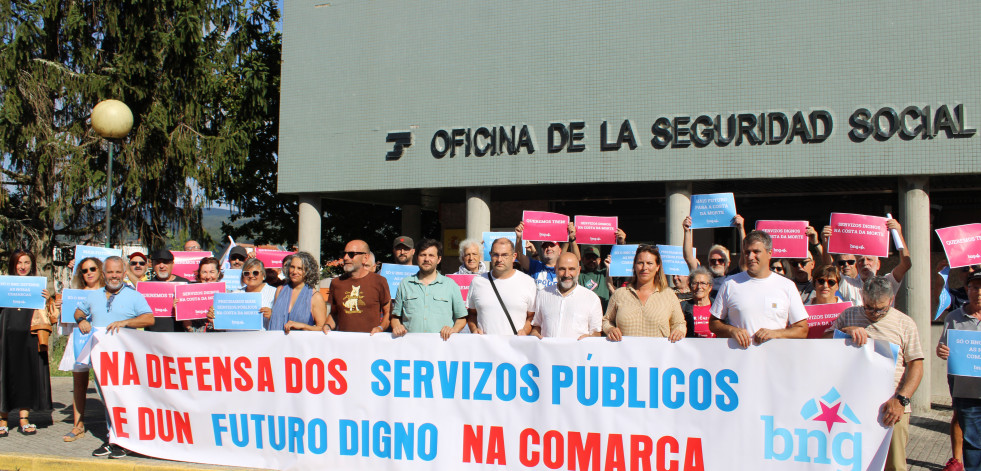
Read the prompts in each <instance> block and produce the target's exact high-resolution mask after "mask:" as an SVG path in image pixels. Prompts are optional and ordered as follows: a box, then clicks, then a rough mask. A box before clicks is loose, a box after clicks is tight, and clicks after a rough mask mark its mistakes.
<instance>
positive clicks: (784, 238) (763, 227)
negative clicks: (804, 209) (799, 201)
mask: <svg viewBox="0 0 981 471" xmlns="http://www.w3.org/2000/svg"><path fill="white" fill-rule="evenodd" d="M756 230H758V231H763V232H766V233H767V234H768V235H769V236H770V239H772V240H773V258H807V221H756Z"/></svg>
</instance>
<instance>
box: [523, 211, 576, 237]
mask: <svg viewBox="0 0 981 471" xmlns="http://www.w3.org/2000/svg"><path fill="white" fill-rule="evenodd" d="M521 222H523V223H524V232H522V233H521V238H522V239H523V240H528V241H532V242H568V241H569V216H566V215H565V214H559V213H549V212H546V211H525V212H523V213H522V214H521Z"/></svg>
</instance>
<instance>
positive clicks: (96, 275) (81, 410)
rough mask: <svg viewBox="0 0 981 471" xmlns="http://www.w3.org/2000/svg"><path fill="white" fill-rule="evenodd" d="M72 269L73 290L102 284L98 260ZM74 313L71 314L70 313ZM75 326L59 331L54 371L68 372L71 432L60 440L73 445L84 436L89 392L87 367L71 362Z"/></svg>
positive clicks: (68, 326) (104, 275)
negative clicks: (62, 339)
mask: <svg viewBox="0 0 981 471" xmlns="http://www.w3.org/2000/svg"><path fill="white" fill-rule="evenodd" d="M77 267H78V268H76V269H75V276H73V277H72V282H71V287H72V288H73V289H83V290H97V289H99V288H102V287H103V286H105V285H106V274H105V272H104V271H103V268H102V260H99V259H98V258H95V257H87V258H83V259H82V261H80V262H78V265H77ZM72 314H74V313H72ZM74 327H75V324H74V323H72V324H62V330H63V331H68V332H70V334H69V335H68V342H67V343H66V344H65V353H64V354H63V355H62V357H61V363H60V364H58V369H59V370H61V371H71V372H72V384H73V386H72V396H73V397H72V414H73V422H72V423H73V424H74V426H73V427H72V430H71V431H70V432H68V433H66V434H65V436H64V437H62V438H63V439H64V441H66V442H73V441H75V440H78V439H79V438H80V437H81V436H82V435H85V423H84V422H83V421H82V418H83V417H84V416H85V393H86V392H87V391H88V389H89V367H88V365H83V364H80V363H76V362H75V356H76V354H77V352H75V341H74V340H75V335H76V333H75V329H74Z"/></svg>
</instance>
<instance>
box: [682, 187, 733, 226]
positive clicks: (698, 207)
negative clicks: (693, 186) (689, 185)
mask: <svg viewBox="0 0 981 471" xmlns="http://www.w3.org/2000/svg"><path fill="white" fill-rule="evenodd" d="M734 217H736V197H735V196H734V195H733V194H732V193H712V194H708V195H691V228H692V229H705V228H709V227H731V226H732V218H734Z"/></svg>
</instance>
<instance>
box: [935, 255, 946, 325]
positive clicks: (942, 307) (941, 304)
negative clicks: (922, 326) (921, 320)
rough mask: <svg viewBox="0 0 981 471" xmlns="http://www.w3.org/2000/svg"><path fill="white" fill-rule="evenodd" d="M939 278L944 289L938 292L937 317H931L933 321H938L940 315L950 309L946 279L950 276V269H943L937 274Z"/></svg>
mask: <svg viewBox="0 0 981 471" xmlns="http://www.w3.org/2000/svg"><path fill="white" fill-rule="evenodd" d="M938 275H940V278H943V280H944V287H943V289H941V290H940V297H939V298H938V299H937V315H935V316H933V320H937V319H940V315H941V314H943V313H944V311H946V310H947V308H948V307H950V291H948V288H947V278H948V277H949V276H950V267H944V269H943V270H940V272H939V273H938Z"/></svg>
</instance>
